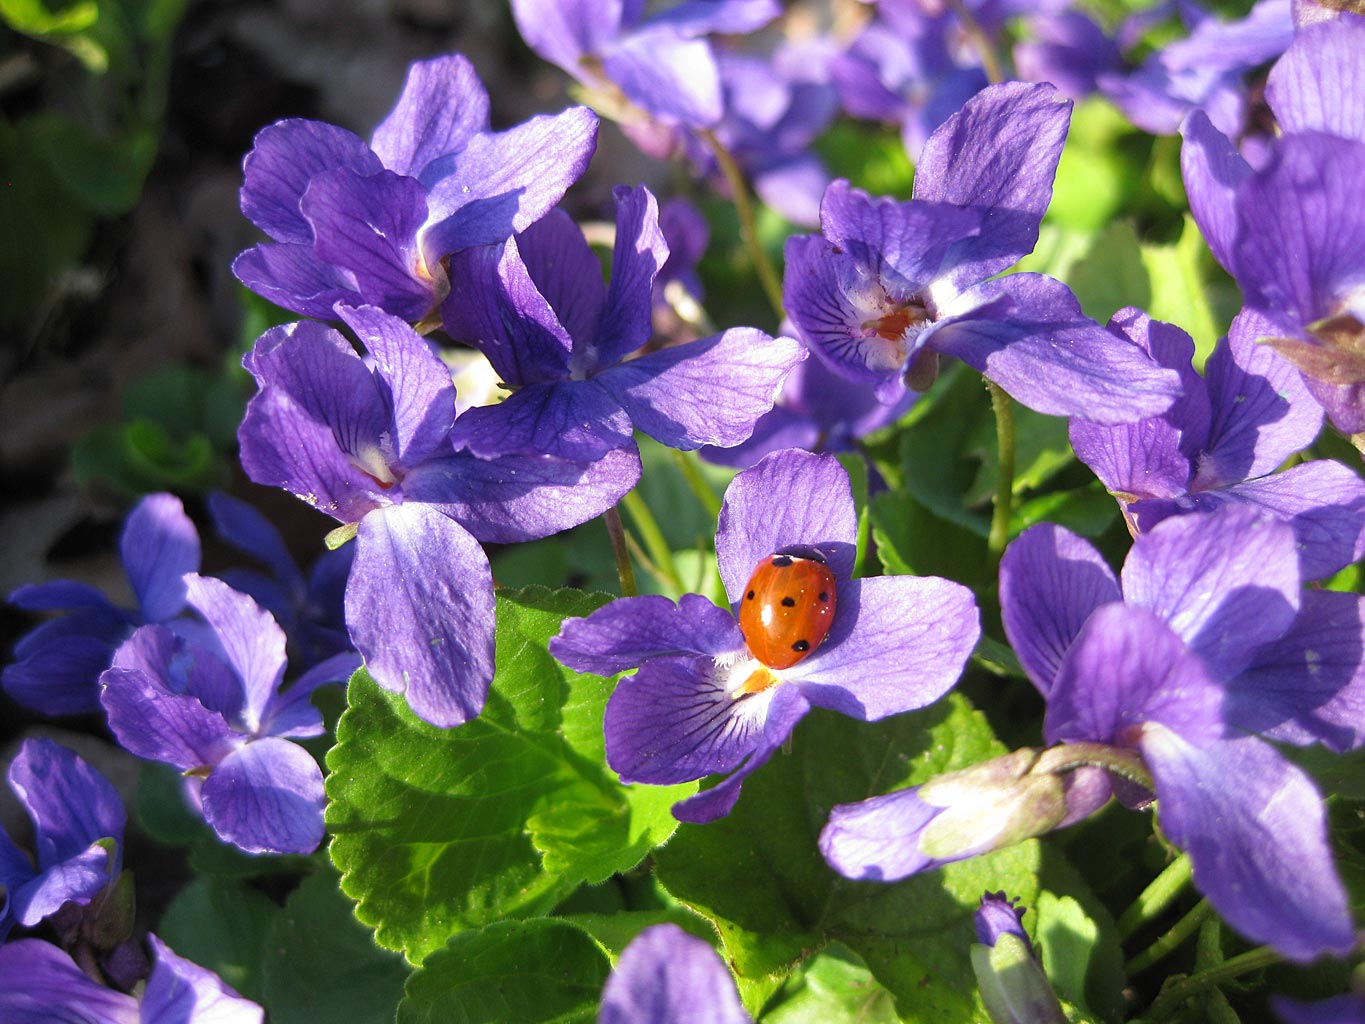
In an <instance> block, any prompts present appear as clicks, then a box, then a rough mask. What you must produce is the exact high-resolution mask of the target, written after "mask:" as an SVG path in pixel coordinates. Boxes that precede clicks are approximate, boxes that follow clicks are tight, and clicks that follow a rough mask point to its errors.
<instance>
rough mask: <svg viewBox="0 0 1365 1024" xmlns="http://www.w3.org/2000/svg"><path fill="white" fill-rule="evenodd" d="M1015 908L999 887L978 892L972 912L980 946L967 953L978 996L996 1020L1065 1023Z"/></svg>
mask: <svg viewBox="0 0 1365 1024" xmlns="http://www.w3.org/2000/svg"><path fill="white" fill-rule="evenodd" d="M1023 916H1024V909H1023V907H1016V906H1014V904H1013V903H1012V902H1011V901H1010V900H1009V899H1008V898H1007V897H1006V896H1005V894H1004V893H1003V892H995V893H991V892H988V893H986V894H985V895H984V896H982V897H981V906H980V908H979V909H978V910H977V912H976V937H977V941H978V942H979V943H980V945H977V946H973V947H972V952H971V959H972V969H973V970H974V971H975V972H976V982H977V985H978V986H979V987H980V989H981V1001H982V1002H984V1003H985V1004H986V1012H987V1013H989V1014H990V1015H991V1020H992V1021H994V1024H1063V1022H1064V1021H1065V1020H1066V1015H1065V1014H1064V1013H1062V1007H1061V1004H1060V1003H1058V1002H1057V996H1056V995H1055V994H1054V993H1053V991H1052V986H1051V985H1050V984H1049V983H1048V980H1047V975H1046V974H1044V973H1043V968H1042V965H1041V964H1040V963H1038V960H1037V958H1036V957H1035V956H1034V955H1033V944H1032V943H1031V942H1029V938H1028V935H1027V934H1026V933H1025V932H1024V928H1023V926H1022V924H1021V923H1020V921H1021V920H1022V919H1023Z"/></svg>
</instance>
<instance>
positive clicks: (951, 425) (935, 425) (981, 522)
mask: <svg viewBox="0 0 1365 1024" xmlns="http://www.w3.org/2000/svg"><path fill="white" fill-rule="evenodd" d="M926 397H927V398H929V399H932V401H926V399H921V400H920V401H919V402H918V403H916V405H915V408H914V409H912V410H911V416H910V417H909V418H908V419H907V429H906V430H905V431H904V433H903V434H902V437H901V467H902V481H901V484H902V488H903V489H904V492H905V493H906V494H908V495H909V496H910V497H912V498H914V499H915V501H916V502H918V503H919V504H921V505H923V506H924V507H925V508H926V509H928V510H929V511H930V512H932V513H933V514H934V515H935V516H937V517H938V518H940V519H945V520H947V521H948V522H950V523H955V524H957V525H958V526H962V527H965V528H966V529H968V530H970V531H972V532H973V533H977V534H979V535H980V536H981V537H982V538H984V537H985V536H986V533H987V531H988V530H989V528H990V512H989V510H987V509H976V508H971V509H969V508H967V507H966V506H965V505H964V503H963V497H962V496H963V495H964V494H966V493H967V491H968V489H969V488H970V487H971V485H972V481H973V480H975V479H976V476H977V473H978V472H979V471H980V462H981V449H980V437H981V436H982V435H981V431H982V429H988V430H989V431H991V432H992V433H991V435H990V436H994V434H993V432H994V429H995V427H994V424H993V420H992V417H991V409H990V402H989V400H988V399H987V396H986V386H985V384H984V383H982V380H981V377H980V375H978V374H977V373H976V371H975V370H972V369H970V368H969V367H964V366H961V365H959V366H956V367H954V368H953V369H951V370H950V371H948V372H947V373H945V374H943V375H942V376H941V377H940V378H939V379H938V380H937V381H936V382H935V383H934V386H933V388H932V389H931V390H930V392H929V395H928V396H926ZM921 407H922V408H921ZM983 424H985V427H984V428H983Z"/></svg>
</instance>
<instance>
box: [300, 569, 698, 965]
mask: <svg viewBox="0 0 1365 1024" xmlns="http://www.w3.org/2000/svg"><path fill="white" fill-rule="evenodd" d="M605 601H606V598H605V596H604V595H587V594H583V593H580V592H577V591H549V590H546V589H544V588H529V589H527V590H524V591H519V592H516V593H505V592H504V593H500V594H499V595H498V611H497V615H498V631H497V671H496V676H495V678H494V681H493V686H492V689H491V691H490V693H489V698H488V703H487V706H486V707H485V709H484V713H483V714H482V715H481V716H480V717H479V718H477V719H475V720H473V721H471V722H468V723H466V724H465V725H463V726H461V727H459V728H458V729H438V728H436V727H435V726H431V725H428V724H427V723H425V722H422V721H421V720H419V719H418V718H417V717H416V716H414V715H413V714H412V712H411V711H410V710H408V708H407V706H406V704H405V703H404V702H403V700H402V698H401V697H399V696H397V695H394V694H390V693H386V692H385V691H383V690H381V689H379V687H378V686H377V685H375V683H374V682H373V680H371V679H370V678H369V676H368V675H367V674H366V673H364V671H363V670H362V671H361V672H358V673H357V674H356V675H355V677H353V678H352V680H351V686H350V690H349V698H350V705H351V706H350V709H349V710H348V711H347V712H346V713H345V714H344V715H343V716H342V718H341V721H340V722H339V723H338V726H337V745H336V746H335V747H334V748H333V749H332V751H331V752H330V753H329V754H328V757H327V764H328V767H329V768H330V770H331V774H330V776H329V777H328V780H327V788H328V795H329V797H330V799H331V803H330V804H329V806H328V812H327V823H328V827H329V828H330V829H331V831H332V832H333V833H334V834H335V839H334V840H333V841H332V846H331V853H332V860H333V862H334V863H336V865H337V867H338V868H340V869H341V871H342V875H343V882H342V887H343V889H344V890H345V892H346V893H347V894H348V895H349V896H351V898H353V899H355V900H356V901H357V902H358V904H359V907H358V909H357V911H356V914H357V916H358V917H359V918H360V920H362V921H363V922H365V923H366V924H368V925H370V926H371V927H373V928H375V929H376V937H377V939H378V941H379V942H380V944H381V945H384V946H386V947H388V948H391V949H401V950H403V951H404V952H405V953H406V954H407V956H408V958H409V959H410V960H412V961H413V962H415V963H420V962H422V961H423V959H424V958H425V957H426V956H428V955H429V954H430V953H432V952H433V951H434V950H436V949H439V948H440V947H441V946H443V945H445V943H446V940H447V939H448V938H449V937H450V935H451V934H453V933H455V932H457V931H460V930H461V929H465V928H472V927H479V926H481V925H483V924H486V923H488V922H491V921H495V920H499V919H502V918H508V917H522V916H529V915H534V914H540V913H545V912H546V911H548V910H549V909H550V908H551V907H552V906H553V905H554V904H555V903H557V902H559V900H561V899H563V898H564V897H565V896H566V895H567V894H568V893H569V892H571V891H572V890H573V889H574V888H575V887H576V886H578V885H579V884H581V883H583V882H601V881H603V880H604V879H606V878H609V877H610V876H611V875H612V874H614V873H616V872H618V871H625V870H628V869H629V868H631V867H633V866H634V865H635V864H637V863H638V862H639V861H640V860H641V859H642V858H643V857H644V856H645V855H646V854H647V853H648V852H649V851H650V850H651V849H653V848H654V847H655V846H656V845H658V844H659V843H661V842H663V841H664V840H665V839H667V838H668V836H669V835H671V834H672V831H673V829H674V828H675V827H676V822H675V821H674V819H673V817H672V815H671V814H670V813H669V811H668V809H669V807H670V806H671V804H672V803H673V802H674V801H676V800H679V799H681V798H682V797H684V796H686V795H687V794H689V793H691V792H694V791H695V789H696V784H695V783H689V784H686V785H683V786H678V787H671V788H668V789H658V788H655V787H624V786H622V785H621V784H620V782H619V781H618V780H617V778H616V776H615V775H614V774H613V773H611V772H610V771H609V770H608V769H606V768H605V767H604V766H603V764H602V761H601V756H602V740H601V721H602V711H603V709H604V708H605V706H606V700H607V697H608V696H609V695H610V693H611V687H612V684H611V682H610V681H609V680H607V679H603V678H601V677H598V676H589V675H584V674H580V673H576V672H573V671H571V670H569V669H566V668H564V667H563V666H562V665H560V664H559V663H558V662H557V661H555V660H554V658H552V657H551V656H550V654H549V652H548V651H547V650H546V645H547V643H548V641H549V638H550V637H552V636H554V635H555V634H556V633H557V632H558V631H559V627H560V624H561V622H562V621H563V619H564V618H565V617H566V616H570V615H586V614H588V613H590V612H591V611H593V610H594V609H596V608H598V607H600V606H601V605H602V604H603V603H605Z"/></svg>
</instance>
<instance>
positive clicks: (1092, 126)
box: [1047, 98, 1139, 229]
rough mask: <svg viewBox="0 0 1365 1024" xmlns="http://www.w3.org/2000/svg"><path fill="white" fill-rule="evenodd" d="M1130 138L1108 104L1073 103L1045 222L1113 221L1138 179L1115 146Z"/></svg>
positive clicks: (1094, 224) (1087, 224)
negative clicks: (1121, 138) (1064, 145)
mask: <svg viewBox="0 0 1365 1024" xmlns="http://www.w3.org/2000/svg"><path fill="white" fill-rule="evenodd" d="M1129 134H1133V127H1132V125H1130V124H1129V123H1128V122H1127V120H1126V119H1125V118H1124V117H1123V115H1122V114H1120V113H1119V112H1118V110H1117V109H1116V108H1115V107H1114V106H1113V105H1112V104H1110V103H1108V102H1106V101H1104V100H1101V99H1098V98H1092V99H1089V100H1085V101H1083V102H1081V103H1079V104H1077V106H1076V108H1075V111H1074V113H1073V114H1072V118H1071V130H1070V132H1069V133H1068V135H1067V140H1066V147H1065V148H1064V149H1063V150H1062V158H1061V160H1060V161H1059V163H1058V164H1057V178H1056V181H1055V182H1054V184H1053V187H1052V203H1051V204H1050V205H1049V207H1048V211H1047V216H1048V219H1049V220H1052V221H1056V222H1058V223H1061V224H1065V225H1067V226H1069V227H1075V228H1082V229H1095V228H1099V227H1102V226H1103V225H1105V224H1107V223H1109V222H1110V221H1111V220H1113V219H1114V217H1115V216H1116V215H1117V214H1118V212H1119V210H1120V209H1122V208H1123V205H1124V203H1125V201H1126V200H1127V198H1128V197H1129V196H1131V195H1132V193H1133V192H1134V190H1135V189H1136V187H1137V185H1138V181H1139V179H1138V175H1137V173H1136V172H1135V171H1134V169H1133V165H1132V162H1131V161H1130V160H1129V159H1128V158H1127V157H1126V155H1125V154H1124V153H1123V152H1122V151H1121V150H1120V148H1119V147H1118V145H1116V142H1117V141H1118V139H1119V138H1120V137H1121V136H1123V135H1129Z"/></svg>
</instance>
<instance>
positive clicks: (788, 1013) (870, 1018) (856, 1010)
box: [763, 945, 900, 1024]
mask: <svg viewBox="0 0 1365 1024" xmlns="http://www.w3.org/2000/svg"><path fill="white" fill-rule="evenodd" d="M763 1024H900V1017H899V1016H898V1015H897V1014H896V1003H895V1000H894V999H893V998H892V996H891V993H890V992H888V991H887V990H886V989H885V988H883V987H882V986H881V984H880V983H878V981H877V979H876V978H874V977H872V972H871V971H869V970H868V969H867V965H866V964H864V963H863V962H862V960H861V959H860V958H859V957H858V955H857V954H856V953H853V952H852V951H851V950H848V949H845V948H843V947H840V946H838V945H831V946H828V947H826V948H825V949H823V950H821V951H820V952H819V953H817V954H815V956H813V957H811V958H810V960H808V961H807V962H806V963H805V964H804V965H803V969H802V970H801V972H800V973H799V974H795V975H793V976H792V979H791V980H789V981H788V983H787V986H786V988H785V989H784V990H783V993H782V996H781V1002H779V1003H778V1004H777V1006H776V1008H775V1009H773V1010H771V1011H769V1012H768V1013H765V1014H764V1015H763Z"/></svg>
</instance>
